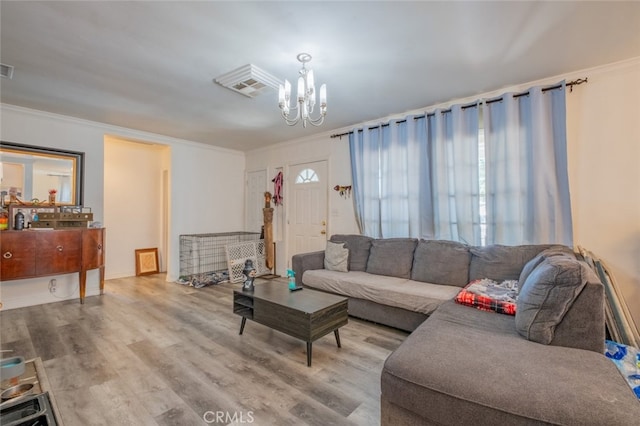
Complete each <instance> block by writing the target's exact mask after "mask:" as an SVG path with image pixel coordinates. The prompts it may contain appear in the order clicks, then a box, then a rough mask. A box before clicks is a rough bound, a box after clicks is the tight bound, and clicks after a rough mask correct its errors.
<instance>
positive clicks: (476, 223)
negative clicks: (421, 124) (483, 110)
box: [426, 105, 481, 245]
mask: <svg viewBox="0 0 640 426" xmlns="http://www.w3.org/2000/svg"><path fill="white" fill-rule="evenodd" d="M426 134H427V145H428V149H429V158H430V161H429V166H430V174H431V182H430V186H431V202H430V205H431V211H432V213H431V214H432V221H433V226H429V227H428V234H427V235H426V237H427V238H436V239H442V240H454V241H462V242H465V243H468V244H474V245H479V244H480V243H481V240H480V238H481V233H480V210H479V192H480V187H479V174H478V108H477V106H472V107H465V108H462V107H461V106H459V105H457V106H454V107H452V108H451V110H450V111H446V112H443V111H440V110H437V111H435V113H434V114H433V115H429V116H428V117H427V130H426ZM430 233H433V234H432V235H430Z"/></svg>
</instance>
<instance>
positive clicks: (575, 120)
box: [247, 58, 640, 326]
mask: <svg viewBox="0 0 640 426" xmlns="http://www.w3.org/2000/svg"><path fill="white" fill-rule="evenodd" d="M581 77H588V79H589V82H588V83H587V84H583V85H580V86H576V87H574V90H573V92H572V93H567V137H568V155H569V179H570V189H571V202H572V210H573V218H574V244H575V245H580V246H583V247H584V248H586V249H588V250H590V251H592V252H594V253H595V254H596V255H598V256H600V257H601V258H603V260H604V261H605V262H606V263H607V264H608V265H609V266H610V267H611V269H612V272H613V274H614V277H615V278H616V280H617V282H618V283H619V285H620V287H621V288H622V290H623V295H624V297H625V301H626V303H627V305H628V306H629V308H630V310H631V313H632V315H633V318H634V320H635V323H636V325H637V326H640V103H639V100H640V58H634V59H632V60H629V61H625V62H621V63H616V64H609V65H605V66H602V67H598V68H594V69H588V70H581V71H576V72H575V73H571V74H568V75H563V76H553V77H549V78H547V79H544V80H540V81H535V82H530V83H526V84H522V85H519V86H513V87H507V88H504V89H501V90H498V91H495V92H491V93H485V94H479V95H474V96H470V97H468V98H464V99H456V100H452V101H450V102H447V103H443V104H440V105H433V106H429V107H425V108H423V109H421V110H415V111H409V112H406V113H402V114H400V116H406V115H409V114H413V113H421V112H424V111H432V110H434V109H435V108H448V107H449V106H451V105H452V104H459V103H460V104H465V103H468V102H472V101H475V100H476V99H479V98H491V97H495V96H498V95H500V94H502V93H505V92H510V91H516V92H518V91H522V90H526V89H528V88H529V87H531V86H534V85H539V84H543V85H544V84H554V83H557V82H558V81H561V80H562V79H566V80H567V81H570V80H573V79H576V78H581ZM329 114H331V111H330V110H329ZM397 116H398V115H395V116H389V117H385V118H381V119H378V120H376V121H374V122H369V123H360V124H357V125H354V127H361V126H363V125H373V124H377V123H380V122H387V121H389V119H391V118H392V117H397ZM348 130H350V129H346V128H345V129H338V130H334V131H331V132H328V133H327V134H325V135H323V136H320V137H313V138H307V139H302V140H296V141H292V142H286V143H283V144H280V145H278V146H277V147H270V148H269V149H262V150H256V151H252V152H249V153H247V169H248V170H257V169H260V168H265V167H266V168H268V169H269V170H270V174H271V171H272V170H274V168H275V167H278V166H280V165H288V164H293V163H298V162H302V161H305V160H308V159H310V158H311V159H316V158H315V157H319V158H329V161H330V170H331V171H330V176H331V182H330V187H333V186H334V185H336V184H341V185H348V184H351V177H350V173H351V172H350V164H349V150H348V141H347V140H346V138H343V139H342V141H340V140H339V139H329V137H328V136H329V134H331V133H342V132H344V131H348ZM285 170H286V168H285ZM285 181H286V179H285ZM285 189H286V188H285ZM329 192H330V196H331V199H330V207H329V211H330V213H331V214H330V221H329V229H328V235H331V234H335V233H349V232H352V233H357V232H358V231H357V226H356V223H355V220H354V212H353V203H352V202H351V200H348V201H346V200H344V199H342V198H340V197H339V196H338V195H337V194H336V193H335V192H334V191H331V190H330V191H329ZM285 194H286V191H285ZM286 206H287V204H286V198H285V207H286ZM285 241H286V240H285ZM280 250H282V252H283V254H282V255H281V254H280V253H279V254H278V256H279V258H280V259H282V262H290V256H288V258H286V259H283V257H285V255H284V253H286V247H284V244H282V245H280V246H279V251H280Z"/></svg>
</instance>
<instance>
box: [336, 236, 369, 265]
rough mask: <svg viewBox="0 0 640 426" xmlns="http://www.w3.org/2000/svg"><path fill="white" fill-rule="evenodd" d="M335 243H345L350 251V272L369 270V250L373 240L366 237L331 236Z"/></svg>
mask: <svg viewBox="0 0 640 426" xmlns="http://www.w3.org/2000/svg"><path fill="white" fill-rule="evenodd" d="M331 241H332V242H334V243H345V247H346V248H347V249H348V250H349V270H350V271H364V270H366V269H367V260H368V259H369V249H370V248H371V241H373V238H371V237H366V236H364V235H345V234H336V235H332V236H331Z"/></svg>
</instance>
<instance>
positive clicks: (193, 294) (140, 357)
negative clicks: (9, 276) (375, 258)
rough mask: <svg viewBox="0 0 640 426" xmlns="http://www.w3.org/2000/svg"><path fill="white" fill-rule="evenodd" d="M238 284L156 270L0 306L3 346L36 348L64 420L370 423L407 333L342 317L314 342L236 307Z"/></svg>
mask: <svg viewBox="0 0 640 426" xmlns="http://www.w3.org/2000/svg"><path fill="white" fill-rule="evenodd" d="M240 287H241V285H240V284H230V283H225V284H220V285H216V286H210V287H205V288H201V289H195V288H193V287H189V286H183V285H180V284H176V283H172V282H166V281H165V276H164V275H163V274H158V275H152V276H145V277H132V278H124V279H115V280H108V281H107V282H106V286H105V289H106V292H105V295H103V296H91V297H87V298H86V299H85V304H84V305H81V304H80V302H79V301H78V300H69V301H64V302H58V303H51V304H47V305H39V306H33V307H28V308H21V309H13V310H8V311H2V312H0V330H1V334H0V347H1V348H2V349H3V350H7V349H10V350H13V353H12V355H22V356H24V357H25V358H27V359H29V358H34V357H40V358H41V359H42V361H43V364H44V367H45V370H46V374H47V376H48V378H49V382H50V385H51V388H52V390H53V394H54V396H55V399H56V401H57V404H58V409H59V414H60V416H61V418H62V421H63V422H64V424H65V426H87V425H110V426H112V425H180V426H184V425H202V424H215V425H222V424H254V425H278V426H280V425H303V424H309V425H331V424H335V425H367V426H369V425H376V424H379V423H380V420H379V419H380V372H381V370H382V365H383V363H384V360H385V359H386V358H387V356H388V355H389V354H390V353H391V352H392V351H393V350H394V349H395V348H397V347H398V346H399V345H400V343H402V341H403V340H404V339H405V338H406V336H407V333H404V332H402V331H398V330H395V329H392V328H388V327H384V326H381V325H377V324H373V323H370V322H366V321H361V320H357V319H354V318H349V324H348V325H346V326H344V327H342V328H341V329H340V337H341V343H342V348H338V347H336V342H335V338H334V336H333V333H330V334H329V335H327V336H325V337H323V338H321V339H319V340H317V341H316V342H314V344H313V365H312V366H311V367H307V365H306V352H305V351H306V345H305V343H304V342H302V341H300V340H297V339H295V338H292V337H289V336H287V335H285V334H282V333H279V332H277V331H273V330H271V329H269V328H267V327H265V326H262V325H260V324H256V323H254V322H252V321H248V322H247V325H246V327H245V330H244V333H243V335H242V336H240V335H239V334H238V331H239V327H240V321H241V318H240V317H239V316H237V315H235V314H233V312H232V299H233V298H232V290H233V289H234V288H240Z"/></svg>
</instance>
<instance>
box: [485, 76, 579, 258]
mask: <svg viewBox="0 0 640 426" xmlns="http://www.w3.org/2000/svg"><path fill="white" fill-rule="evenodd" d="M565 93H566V90H565V86H564V82H563V83H562V88H560V89H553V90H547V91H544V92H543V90H542V88H540V87H534V88H531V89H530V90H529V94H528V95H525V96H514V95H513V94H505V95H504V96H503V97H502V100H500V101H497V102H487V103H486V105H485V108H484V131H485V135H484V140H485V151H486V188H487V238H486V243H487V244H507V245H514V244H540V243H561V244H566V245H569V246H571V245H573V229H572V223H571V200H570V196H569V177H568V170H567V139H566V107H565Z"/></svg>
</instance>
